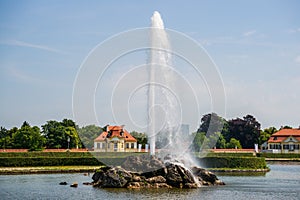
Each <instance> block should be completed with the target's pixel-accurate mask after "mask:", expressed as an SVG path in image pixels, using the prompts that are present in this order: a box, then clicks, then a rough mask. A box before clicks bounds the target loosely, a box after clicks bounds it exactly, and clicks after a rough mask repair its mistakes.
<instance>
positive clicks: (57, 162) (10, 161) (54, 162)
mask: <svg viewBox="0 0 300 200" xmlns="http://www.w3.org/2000/svg"><path fill="white" fill-rule="evenodd" d="M123 160H124V158H111V159H110V158H103V159H101V160H100V161H99V160H98V159H96V158H63V157H59V158H58V157H57V158H54V157H53V158H42V157H35V158H25V157H24V158H0V166H1V167H37V166H74V165H80V166H84V165H86V166H102V165H113V166H117V165H120V164H121V163H122V162H123Z"/></svg>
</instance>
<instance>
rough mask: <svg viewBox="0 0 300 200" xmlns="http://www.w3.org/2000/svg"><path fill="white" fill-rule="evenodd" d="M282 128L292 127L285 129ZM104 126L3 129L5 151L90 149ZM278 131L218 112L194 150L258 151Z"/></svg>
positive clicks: (140, 138) (209, 117)
mask: <svg viewBox="0 0 300 200" xmlns="http://www.w3.org/2000/svg"><path fill="white" fill-rule="evenodd" d="M281 128H291V127H289V126H284V127H281ZM103 129H104V128H102V127H99V126H96V125H87V126H84V127H79V126H78V125H76V123H75V122H74V121H73V120H71V119H63V120H62V121H60V122H59V121H55V120H50V121H47V122H46V123H45V124H44V125H42V126H41V128H39V127H37V126H30V124H29V123H28V122H26V121H25V122H24V123H23V124H22V125H21V127H20V128H17V127H13V128H11V129H9V130H7V129H6V128H4V127H1V128H0V148H1V149H29V150H31V151H37V150H42V149H46V148H47V149H60V148H61V149H67V148H89V149H92V148H93V146H94V139H95V138H96V137H98V136H99V135H100V134H101V133H102V132H103ZM275 132H277V129H276V128H275V127H270V128H266V129H264V130H261V125H260V123H259V122H258V121H257V120H256V119H255V118H254V117H253V116H252V115H246V116H244V117H242V118H235V119H231V120H226V119H224V118H223V117H221V116H218V115H217V114H216V113H211V114H206V115H204V116H203V117H202V118H201V124H200V127H199V129H198V130H197V131H196V132H195V133H193V134H194V140H193V142H192V148H193V150H194V151H199V150H201V149H210V148H222V149H223V148H230V149H231V148H254V144H258V145H259V146H260V145H262V144H263V143H264V142H266V141H268V139H269V138H270V136H271V135H272V134H273V133H275ZM130 134H132V136H134V137H135V138H136V139H137V142H138V144H142V147H143V148H145V144H147V143H148V139H147V135H146V134H145V133H138V132H136V131H132V132H131V133H130Z"/></svg>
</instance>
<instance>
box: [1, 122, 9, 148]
mask: <svg viewBox="0 0 300 200" xmlns="http://www.w3.org/2000/svg"><path fill="white" fill-rule="evenodd" d="M10 133H11V132H10V131H9V130H7V129H6V128H4V127H2V126H1V127H0V148H1V149H10V148H11V147H12V134H10Z"/></svg>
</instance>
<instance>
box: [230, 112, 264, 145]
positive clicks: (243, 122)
mask: <svg viewBox="0 0 300 200" xmlns="http://www.w3.org/2000/svg"><path fill="white" fill-rule="evenodd" d="M259 135H260V123H259V122H258V121H256V119H255V118H254V117H253V116H251V115H247V116H245V117H243V119H240V118H237V119H232V120H230V121H229V135H227V138H226V140H227V141H228V137H230V138H235V139H237V140H239V141H240V143H241V145H242V147H243V148H254V144H258V140H259ZM230 140H231V139H230Z"/></svg>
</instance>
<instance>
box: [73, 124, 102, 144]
mask: <svg viewBox="0 0 300 200" xmlns="http://www.w3.org/2000/svg"><path fill="white" fill-rule="evenodd" d="M77 131H78V135H79V137H80V140H81V141H82V144H83V146H84V147H85V148H89V149H91V148H93V147H94V139H96V138H97V137H98V136H99V135H100V134H101V133H102V132H103V129H102V128H101V127H99V126H96V125H88V126H84V127H81V128H78V129H77Z"/></svg>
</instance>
